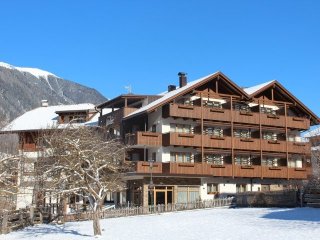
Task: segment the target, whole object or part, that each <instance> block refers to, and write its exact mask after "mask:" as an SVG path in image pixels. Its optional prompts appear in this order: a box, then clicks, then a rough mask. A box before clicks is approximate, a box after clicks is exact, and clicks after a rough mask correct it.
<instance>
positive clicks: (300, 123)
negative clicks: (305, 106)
mask: <svg viewBox="0 0 320 240" xmlns="http://www.w3.org/2000/svg"><path fill="white" fill-rule="evenodd" d="M287 125H288V127H289V128H296V129H301V130H308V129H309V128H310V119H307V118H301V117H287Z"/></svg>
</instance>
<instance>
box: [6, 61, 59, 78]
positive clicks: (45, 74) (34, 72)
mask: <svg viewBox="0 0 320 240" xmlns="http://www.w3.org/2000/svg"><path fill="white" fill-rule="evenodd" d="M0 67H4V68H8V69H15V70H18V71H20V72H27V73H30V74H31V75H33V76H35V77H36V78H38V79H40V78H44V79H46V80H48V77H49V76H53V77H58V76H56V75H55V74H53V73H51V72H47V71H44V70H41V69H39V68H30V67H15V66H13V65H10V64H8V63H5V62H0Z"/></svg>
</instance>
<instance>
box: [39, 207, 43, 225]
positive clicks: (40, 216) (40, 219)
mask: <svg viewBox="0 0 320 240" xmlns="http://www.w3.org/2000/svg"><path fill="white" fill-rule="evenodd" d="M39 221H40V223H43V215H42V211H41V210H40V211H39Z"/></svg>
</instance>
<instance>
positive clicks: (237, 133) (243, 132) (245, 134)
mask: <svg viewBox="0 0 320 240" xmlns="http://www.w3.org/2000/svg"><path fill="white" fill-rule="evenodd" d="M233 135H234V137H237V138H251V130H250V129H235V130H234V132H233Z"/></svg>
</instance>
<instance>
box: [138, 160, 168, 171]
mask: <svg viewBox="0 0 320 240" xmlns="http://www.w3.org/2000/svg"><path fill="white" fill-rule="evenodd" d="M134 164H135V172H136V173H149V174H151V172H152V174H153V173H155V174H158V173H162V163H159V162H154V163H152V168H151V167H150V163H149V162H143V161H138V162H135V163H134Z"/></svg>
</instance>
